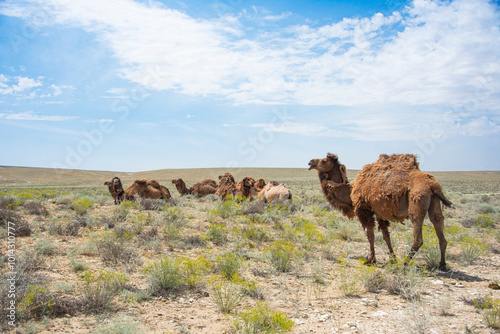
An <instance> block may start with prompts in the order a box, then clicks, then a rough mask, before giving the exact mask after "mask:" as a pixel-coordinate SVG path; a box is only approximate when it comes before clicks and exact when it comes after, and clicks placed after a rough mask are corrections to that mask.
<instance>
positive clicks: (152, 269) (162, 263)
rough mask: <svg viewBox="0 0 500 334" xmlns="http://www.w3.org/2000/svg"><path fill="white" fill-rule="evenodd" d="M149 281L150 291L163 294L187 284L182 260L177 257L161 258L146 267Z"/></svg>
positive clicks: (162, 256)
mask: <svg viewBox="0 0 500 334" xmlns="http://www.w3.org/2000/svg"><path fill="white" fill-rule="evenodd" d="M144 274H145V275H146V278H147V280H148V282H149V291H150V292H151V293H152V294H162V293H165V292H168V291H171V290H174V289H177V288H180V287H181V286H183V285H185V284H186V283H187V281H186V279H185V277H184V273H183V267H182V261H179V259H177V258H173V259H171V258H168V257H166V256H164V255H160V258H159V259H158V260H156V261H154V262H152V263H151V264H149V265H148V266H147V267H146V268H145V269H144Z"/></svg>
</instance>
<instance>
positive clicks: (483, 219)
mask: <svg viewBox="0 0 500 334" xmlns="http://www.w3.org/2000/svg"><path fill="white" fill-rule="evenodd" d="M474 225H475V226H479V227H483V228H494V227H495V222H494V221H493V219H491V216H490V215H489V214H487V213H484V214H480V215H478V216H477V218H476V221H475V224H474Z"/></svg>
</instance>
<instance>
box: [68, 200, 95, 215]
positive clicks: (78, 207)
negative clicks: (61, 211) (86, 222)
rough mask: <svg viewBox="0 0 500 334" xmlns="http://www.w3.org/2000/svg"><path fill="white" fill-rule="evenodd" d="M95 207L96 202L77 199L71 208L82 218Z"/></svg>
mask: <svg viewBox="0 0 500 334" xmlns="http://www.w3.org/2000/svg"><path fill="white" fill-rule="evenodd" d="M92 205H94V202H92V201H89V200H86V199H77V200H76V201H74V202H73V203H72V204H71V208H72V209H73V210H74V211H75V212H76V213H77V214H78V215H80V216H83V215H84V214H86V213H87V211H88V210H89V209H90V207H92Z"/></svg>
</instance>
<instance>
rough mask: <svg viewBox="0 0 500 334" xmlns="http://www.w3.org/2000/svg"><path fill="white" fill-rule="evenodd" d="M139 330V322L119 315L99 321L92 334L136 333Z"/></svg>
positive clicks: (139, 331)
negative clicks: (106, 320)
mask: <svg viewBox="0 0 500 334" xmlns="http://www.w3.org/2000/svg"><path fill="white" fill-rule="evenodd" d="M141 332H143V331H142V330H140V327H139V322H138V321H137V320H134V319H132V318H130V317H129V316H120V317H118V318H115V319H111V320H109V321H108V322H104V323H101V324H99V325H98V326H97V328H96V329H95V330H94V331H93V332H92V333H93V334H136V333H141Z"/></svg>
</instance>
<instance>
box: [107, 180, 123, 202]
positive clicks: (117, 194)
mask: <svg viewBox="0 0 500 334" xmlns="http://www.w3.org/2000/svg"><path fill="white" fill-rule="evenodd" d="M104 185H105V186H108V189H109V192H110V194H111V196H112V197H113V199H114V200H115V205H116V204H120V203H121V202H122V201H123V198H124V197H125V190H123V184H122V181H121V180H120V178H119V177H117V176H115V177H114V178H112V179H111V181H106V182H104Z"/></svg>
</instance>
